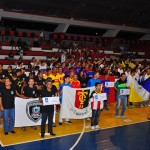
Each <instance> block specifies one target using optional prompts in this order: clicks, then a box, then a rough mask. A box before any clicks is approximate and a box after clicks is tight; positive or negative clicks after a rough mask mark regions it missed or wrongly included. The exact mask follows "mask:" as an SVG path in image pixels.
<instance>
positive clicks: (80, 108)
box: [60, 86, 95, 119]
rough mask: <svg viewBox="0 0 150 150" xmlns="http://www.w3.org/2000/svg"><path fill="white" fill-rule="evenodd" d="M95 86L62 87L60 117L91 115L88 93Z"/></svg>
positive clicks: (80, 117)
mask: <svg viewBox="0 0 150 150" xmlns="http://www.w3.org/2000/svg"><path fill="white" fill-rule="evenodd" d="M94 89H95V87H90V88H70V87H67V86H66V87H64V88H63V96H62V106H61V112H60V118H70V119H71V118H72V119H83V118H88V117H91V115H92V110H91V102H90V98H89V97H90V94H91V93H92V91H94Z"/></svg>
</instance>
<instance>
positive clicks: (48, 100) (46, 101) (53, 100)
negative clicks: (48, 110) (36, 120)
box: [42, 97, 60, 106]
mask: <svg viewBox="0 0 150 150" xmlns="http://www.w3.org/2000/svg"><path fill="white" fill-rule="evenodd" d="M42 100H43V105H44V106H45V105H56V104H60V100H59V97H43V98H42Z"/></svg>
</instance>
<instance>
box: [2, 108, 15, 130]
mask: <svg viewBox="0 0 150 150" xmlns="http://www.w3.org/2000/svg"><path fill="white" fill-rule="evenodd" d="M3 115H4V132H10V131H13V128H14V122H15V109H14V108H11V109H4V113H3Z"/></svg>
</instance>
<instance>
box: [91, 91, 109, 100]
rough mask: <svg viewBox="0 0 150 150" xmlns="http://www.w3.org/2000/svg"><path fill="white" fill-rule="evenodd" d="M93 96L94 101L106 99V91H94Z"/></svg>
mask: <svg viewBox="0 0 150 150" xmlns="http://www.w3.org/2000/svg"><path fill="white" fill-rule="evenodd" d="M93 96H94V100H96V101H104V100H107V95H106V93H101V94H96V93H94V94H93Z"/></svg>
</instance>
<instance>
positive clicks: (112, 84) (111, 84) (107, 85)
mask: <svg viewBox="0 0 150 150" xmlns="http://www.w3.org/2000/svg"><path fill="white" fill-rule="evenodd" d="M114 85H115V83H114V82H105V87H114Z"/></svg>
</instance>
